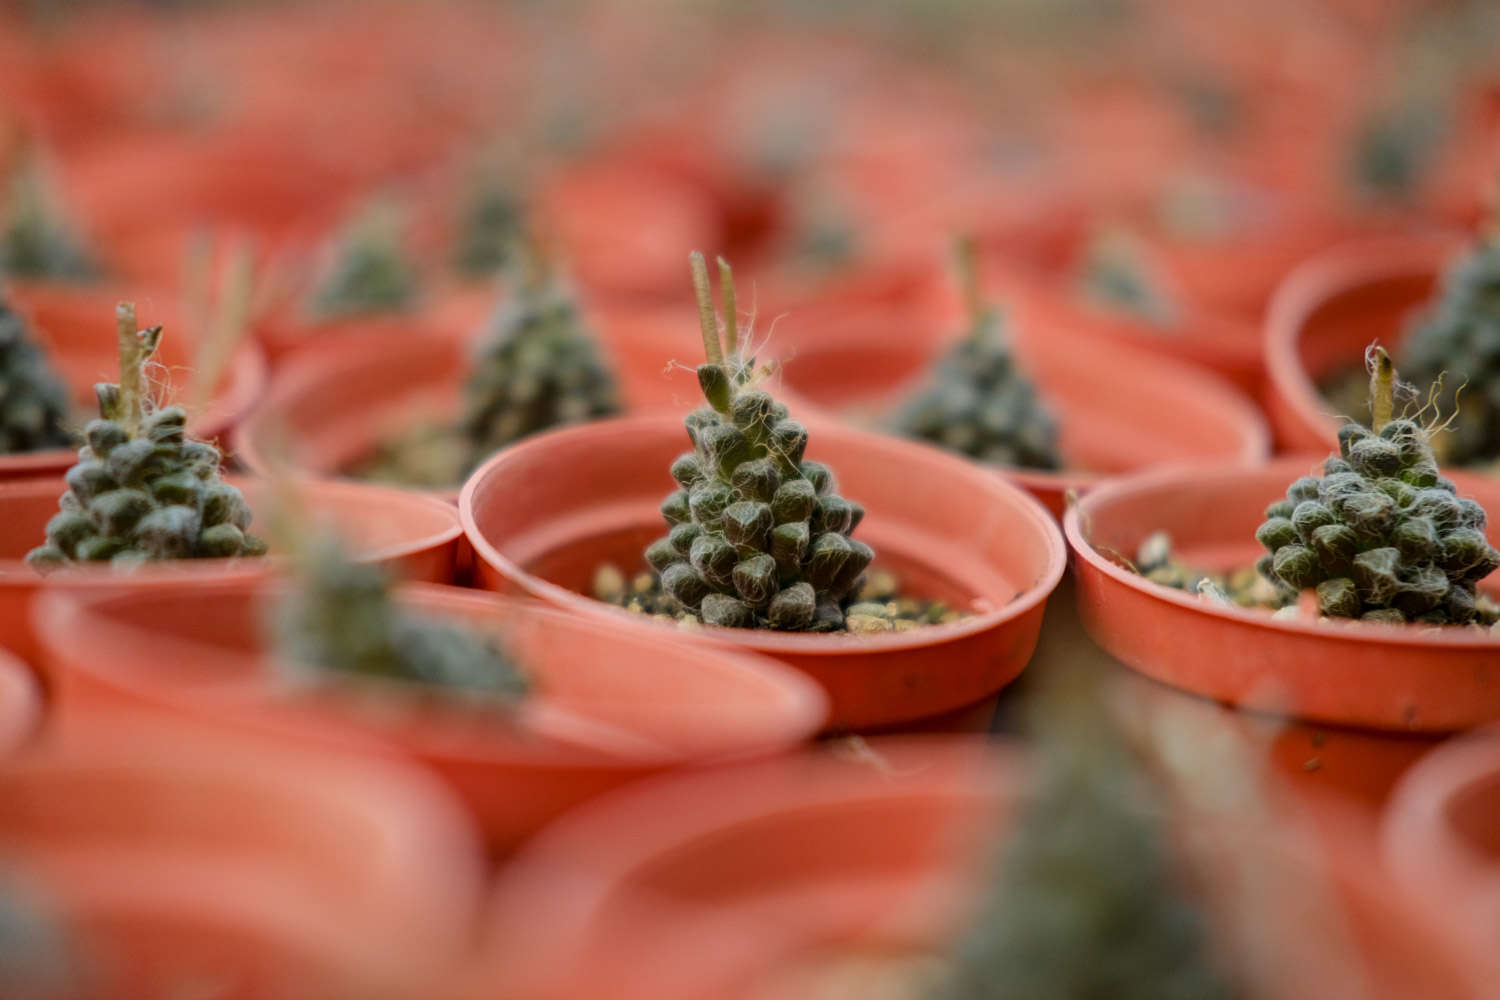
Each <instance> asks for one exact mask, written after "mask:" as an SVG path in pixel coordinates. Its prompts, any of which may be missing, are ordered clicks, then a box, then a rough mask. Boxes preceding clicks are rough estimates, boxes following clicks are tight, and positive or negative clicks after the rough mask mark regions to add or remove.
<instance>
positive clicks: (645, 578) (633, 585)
mask: <svg viewBox="0 0 1500 1000" xmlns="http://www.w3.org/2000/svg"><path fill="white" fill-rule="evenodd" d="M655 589H656V578H655V577H653V576H652V575H651V574H650V573H637V574H636V575H635V576H634V578H632V579H631V581H630V590H631V592H632V593H635V594H641V595H645V594H649V593H651V592H652V591H653V590H655Z"/></svg>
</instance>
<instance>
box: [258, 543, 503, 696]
mask: <svg viewBox="0 0 1500 1000" xmlns="http://www.w3.org/2000/svg"><path fill="white" fill-rule="evenodd" d="M298 556H299V558H298V562H299V572H298V575H297V585H296V586H295V587H293V589H292V590H291V591H289V592H288V593H287V594H286V596H285V597H284V598H283V599H282V600H281V601H279V602H278V603H277V605H276V607H275V610H274V616H273V618H272V622H271V627H272V633H273V637H274V639H275V643H276V648H277V650H278V652H279V653H280V655H281V658H282V659H283V660H284V661H286V662H287V663H288V664H290V665H292V666H293V668H294V669H296V670H299V671H306V670H314V671H318V672H321V671H327V670H332V671H337V672H340V673H348V674H357V675H360V676H364V677H372V678H382V679H386V680H402V681H414V682H418V683H422V684H431V685H435V686H437V687H442V688H446V689H454V690H459V691H464V692H470V693H476V694H487V695H493V696H497V697H500V698H503V699H507V700H514V699H516V698H519V697H521V696H522V695H524V694H525V693H526V691H527V689H528V687H529V683H528V681H527V678H526V676H525V675H524V674H522V673H521V672H520V670H518V669H517V667H516V666H515V664H514V663H512V662H511V660H510V658H509V657H507V656H506V655H505V653H504V652H503V651H502V650H501V649H500V647H499V646H498V645H497V644H496V643H495V642H494V641H493V640H492V639H489V638H488V637H485V636H483V635H480V634H478V633H477V632H474V631H473V630H471V629H469V628H466V627H464V626H461V625H459V624H457V623H454V622H449V621H443V620H439V619H432V618H427V617H424V616H422V615H419V614H415V613H413V612H410V611H407V610H406V609H404V608H402V607H400V606H398V605H397V604H396V603H395V602H394V601H393V600H392V598H391V580H390V577H389V576H388V575H387V574H386V572H385V571H384V570H382V569H381V568H379V567H377V566H369V565H359V564H355V563H352V562H350V561H349V560H348V558H347V557H346V556H345V555H344V553H343V551H342V549H341V548H340V546H339V545H338V543H337V542H335V541H333V540H332V539H326V538H325V539H321V540H319V541H317V542H313V543H308V544H305V545H304V546H302V548H301V549H300V551H299V553H298Z"/></svg>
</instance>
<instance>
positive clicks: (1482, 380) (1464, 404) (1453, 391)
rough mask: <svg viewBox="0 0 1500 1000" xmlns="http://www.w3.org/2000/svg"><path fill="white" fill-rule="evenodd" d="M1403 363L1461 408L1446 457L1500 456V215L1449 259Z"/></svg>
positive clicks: (1444, 403) (1445, 444)
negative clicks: (1436, 291)
mask: <svg viewBox="0 0 1500 1000" xmlns="http://www.w3.org/2000/svg"><path fill="white" fill-rule="evenodd" d="M1497 214H1500V209H1497ZM1401 366H1402V370H1403V372H1404V374H1405V375H1406V376H1407V377H1408V378H1411V379H1413V381H1414V382H1415V383H1416V384H1417V385H1418V387H1419V388H1421V389H1424V390H1427V391H1428V392H1431V393H1432V395H1433V399H1434V401H1435V402H1436V403H1437V404H1438V405H1439V406H1440V407H1441V408H1443V409H1444V410H1448V411H1453V410H1457V411H1458V412H1459V414H1460V420H1459V421H1458V422H1457V423H1456V425H1455V427H1454V428H1453V433H1451V434H1449V435H1445V437H1444V440H1443V441H1442V442H1441V446H1442V450H1443V458H1444V460H1445V461H1448V462H1452V463H1454V464H1457V465H1467V464H1472V463H1476V462H1480V461H1484V460H1493V459H1495V458H1497V457H1500V218H1497V219H1495V220H1494V221H1492V222H1491V224H1490V227H1489V230H1488V232H1486V233H1484V234H1482V235H1481V236H1480V237H1479V239H1478V240H1477V241H1476V242H1475V243H1474V245H1473V246H1472V247H1470V248H1469V249H1468V250H1466V251H1465V252H1464V253H1462V254H1460V255H1459V256H1458V257H1457V258H1456V259H1455V260H1454V261H1453V262H1452V264H1451V265H1450V266H1449V267H1448V270H1447V272H1446V273H1445V274H1444V275H1443V277H1442V281H1441V285H1440V287H1439V290H1438V293H1437V297H1436V299H1435V301H1433V303H1432V304H1431V305H1430V306H1429V307H1428V308H1427V310H1426V311H1425V313H1424V314H1423V315H1422V316H1421V318H1420V320H1419V321H1418V322H1417V323H1416V324H1415V325H1414V326H1413V328H1412V329H1411V331H1410V333H1409V334H1408V335H1407V337H1406V340H1405V341H1404V342H1403V343H1402V346H1401ZM1429 387H1431V388H1429ZM1460 387H1463V388H1462V391H1460Z"/></svg>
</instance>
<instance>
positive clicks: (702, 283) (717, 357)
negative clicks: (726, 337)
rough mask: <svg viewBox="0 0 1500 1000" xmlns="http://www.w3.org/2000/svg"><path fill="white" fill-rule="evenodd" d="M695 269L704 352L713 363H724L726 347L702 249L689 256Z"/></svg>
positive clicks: (699, 321)
mask: <svg viewBox="0 0 1500 1000" xmlns="http://www.w3.org/2000/svg"><path fill="white" fill-rule="evenodd" d="M688 262H689V263H690V265H691V266H692V269H693V292H694V294H695V295H697V297H698V325H699V327H700V328H701V329H702V331H703V354H704V357H706V358H707V359H708V363H709V364H711V365H719V364H723V363H724V349H723V347H721V346H720V344H719V319H718V317H717V316H715V315H714V293H713V289H712V288H711V287H710V286H709V283H708V262H707V261H706V260H704V259H703V252H702V251H701V250H694V251H693V252H692V253H691V254H690V255H689V256H688Z"/></svg>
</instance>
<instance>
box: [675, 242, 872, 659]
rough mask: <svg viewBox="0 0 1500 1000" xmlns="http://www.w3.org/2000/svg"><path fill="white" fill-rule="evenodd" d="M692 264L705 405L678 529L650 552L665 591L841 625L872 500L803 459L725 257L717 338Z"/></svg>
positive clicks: (708, 603)
mask: <svg viewBox="0 0 1500 1000" xmlns="http://www.w3.org/2000/svg"><path fill="white" fill-rule="evenodd" d="M692 263H693V282H694V286H695V289H696V291H697V296H698V308H699V314H700V319H701V322H702V328H703V346H704V352H705V354H706V356H707V362H706V363H705V364H702V365H699V366H698V384H699V386H700V387H701V388H702V390H703V395H704V398H706V399H707V400H708V405H707V406H703V407H700V408H698V409H696V410H694V411H693V412H692V413H690V414H688V416H687V419H686V420H685V421H684V424H685V425H686V427H687V433H688V440H689V441H691V442H692V445H693V450H692V451H689V452H686V453H684V454H682V455H679V456H678V457H677V459H676V460H675V461H674V462H673V463H672V478H673V479H675V480H677V483H678V485H679V486H680V487H681V488H680V489H678V490H677V491H675V492H674V493H672V495H671V496H669V497H667V499H666V500H665V501H664V502H663V503H662V505H661V511H662V515H663V516H664V517H665V518H666V521H667V525H668V527H669V528H670V531H669V532H668V534H667V535H666V536H665V537H663V538H659V539H657V540H656V541H655V542H652V543H651V545H650V546H649V547H648V548H647V549H646V559H647V561H648V562H649V563H650V564H651V566H652V568H653V569H655V570H656V572H657V573H659V574H660V575H661V582H662V587H663V589H664V590H665V591H666V592H667V593H668V594H669V595H670V596H671V597H672V598H673V599H674V600H675V601H676V602H677V603H678V604H679V605H680V606H681V607H682V608H684V609H685V610H686V611H688V612H692V613H694V614H696V615H697V616H698V617H699V618H700V619H701V620H702V621H703V622H704V623H706V624H709V625H722V626H730V627H736V628H771V629H782V630H786V631H793V632H805V631H817V632H827V631H835V630H838V629H841V628H843V627H844V626H845V621H844V604H845V602H846V601H847V600H848V599H849V598H850V597H851V596H852V595H853V594H855V593H856V592H857V591H858V586H859V583H860V580H861V579H862V577H863V575H864V571H865V568H866V567H867V566H869V564H870V561H871V559H873V558H874V555H875V553H874V551H873V550H872V549H871V548H870V547H869V546H868V545H866V544H864V543H863V542H860V541H857V540H855V539H853V538H850V537H849V536H850V534H851V533H852V532H853V531H854V529H855V528H856V527H857V526H858V525H859V522H860V520H861V519H862V518H863V517H864V513H865V512H864V508H863V507H861V506H860V505H859V504H857V503H853V502H851V501H849V500H846V499H844V498H843V497H841V496H839V494H838V492H837V491H836V489H835V486H834V476H833V471H832V470H831V469H830V468H828V466H826V465H823V464H822V463H819V462H812V461H807V460H805V459H804V458H803V457H802V456H803V452H804V451H805V450H806V448H807V428H805V427H803V426H802V424H800V423H798V422H797V421H796V420H793V419H791V417H790V416H789V415H788V413H787V408H786V406H785V405H784V404H781V403H778V402H776V400H774V399H773V398H771V395H770V393H768V392H766V391H765V390H764V389H763V388H761V387H760V386H759V385H758V384H757V379H756V370H755V359H754V358H747V357H745V356H744V354H743V353H742V349H741V345H740V342H739V330H738V320H737V317H736V311H735V309H736V307H735V295H734V280H733V275H732V273H731V271H730V268H729V265H728V264H727V263H726V262H725V261H724V260H723V259H720V261H719V274H720V285H721V290H722V292H723V297H724V341H723V343H722V344H721V342H720V339H719V324H718V318H717V317H716V316H715V312H714V302H713V295H712V292H711V291H710V288H709V279H708V268H707V265H706V264H705V262H704V259H703V255H702V254H701V253H696V252H695V253H694V254H693V256H692Z"/></svg>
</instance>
